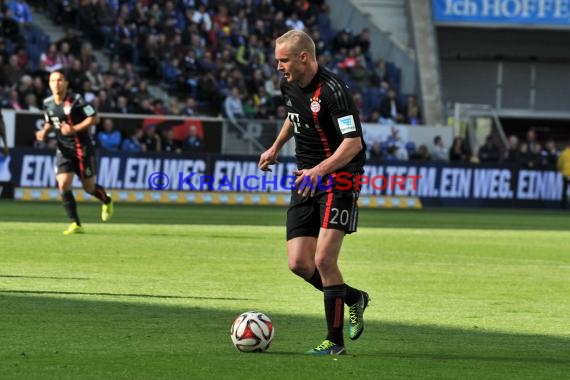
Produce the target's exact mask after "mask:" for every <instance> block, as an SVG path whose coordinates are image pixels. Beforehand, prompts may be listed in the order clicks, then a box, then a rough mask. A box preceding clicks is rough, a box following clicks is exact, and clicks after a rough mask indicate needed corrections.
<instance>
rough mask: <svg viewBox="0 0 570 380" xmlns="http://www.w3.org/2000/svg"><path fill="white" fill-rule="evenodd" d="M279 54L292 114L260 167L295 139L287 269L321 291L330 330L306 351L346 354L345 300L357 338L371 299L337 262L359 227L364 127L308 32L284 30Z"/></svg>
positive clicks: (266, 167) (350, 326)
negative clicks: (341, 184) (345, 181)
mask: <svg viewBox="0 0 570 380" xmlns="http://www.w3.org/2000/svg"><path fill="white" fill-rule="evenodd" d="M275 58H276V61H277V69H278V70H279V71H281V72H282V73H283V76H284V78H283V80H282V82H281V92H282V94H283V98H284V101H285V105H286V107H287V110H288V117H287V118H286V119H285V121H284V123H283V127H282V129H281V132H280V133H279V135H278V136H277V139H276V140H275V142H274V143H273V145H272V146H271V147H270V148H269V149H268V150H267V151H265V152H264V153H263V154H262V155H261V157H260V160H259V164H258V166H259V168H260V169H261V170H264V171H266V170H270V169H269V165H271V164H275V163H276V162H277V156H278V154H279V151H280V150H281V148H282V147H283V145H284V144H285V143H286V142H287V141H288V140H289V139H290V138H291V137H294V138H295V143H296V159H297V171H296V172H295V175H296V176H297V179H296V181H295V188H294V189H293V190H292V194H291V202H290V204H289V209H288V211H287V255H288V261H289V268H290V269H291V271H293V272H294V273H295V274H297V275H298V276H300V277H302V278H303V279H305V280H306V281H307V282H309V283H310V284H311V285H313V286H314V287H315V288H317V289H318V290H321V291H323V292H324V306H325V318H326V322H327V329H328V333H327V337H326V339H325V340H324V341H323V343H321V344H320V345H318V346H317V347H315V348H313V349H311V350H309V351H307V352H306V354H309V355H342V354H345V353H346V350H345V347H344V337H343V319H344V304H345V303H346V305H347V306H348V307H349V320H348V332H349V337H350V339H352V340H356V339H358V338H359V337H360V335H361V333H362V331H363V330H364V319H363V315H364V310H365V309H366V307H367V306H368V300H369V298H368V294H367V293H366V292H364V291H361V290H358V289H355V288H353V287H351V286H349V285H347V284H346V283H345V282H344V280H343V277H342V274H341V272H340V269H339V267H338V257H339V254H340V248H341V245H342V241H343V239H344V236H345V234H350V233H352V232H355V231H356V224H357V218H358V206H357V200H358V195H359V192H358V189H357V188H356V186H354V178H355V175H359V174H361V173H362V172H363V165H364V161H365V159H366V156H365V144H364V141H363V139H362V127H361V125H360V120H359V116H358V111H357V109H356V106H355V104H354V100H353V98H352V96H351V95H350V93H349V91H348V87H347V86H346V84H345V83H344V82H343V81H342V80H341V79H339V78H338V77H337V76H336V75H334V74H333V73H331V72H329V71H328V70H326V69H325V68H323V67H320V66H319V65H318V63H317V60H316V56H315V44H314V42H313V40H312V39H311V38H310V37H309V36H308V35H307V34H306V33H305V32H302V31H298V30H291V31H289V32H287V33H285V34H284V35H282V36H281V37H279V38H278V39H277V40H276V45H275ZM340 172H343V173H344V174H346V173H351V174H352V180H353V186H352V187H351V188H350V189H348V190H340V189H339V188H337V186H336V184H337V182H336V179H335V176H336V175H337V174H338V173H340ZM321 179H322V181H321V182H319V180H321ZM323 181H324V182H326V183H324V182H323Z"/></svg>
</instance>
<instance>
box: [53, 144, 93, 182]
mask: <svg viewBox="0 0 570 380" xmlns="http://www.w3.org/2000/svg"><path fill="white" fill-rule="evenodd" d="M83 153H84V154H83V155H75V156H72V155H67V154H66V155H63V153H61V151H60V150H59V149H58V150H57V152H56V155H55V158H56V159H55V162H56V173H57V174H60V173H75V174H77V175H78V176H79V178H81V179H85V178H90V177H93V176H94V175H95V174H96V169H97V168H96V167H95V155H94V154H93V153H92V152H89V151H83Z"/></svg>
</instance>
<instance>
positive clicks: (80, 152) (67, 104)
mask: <svg viewBox="0 0 570 380" xmlns="http://www.w3.org/2000/svg"><path fill="white" fill-rule="evenodd" d="M65 108H67V109H69V110H70V111H69V113H68V114H66V115H65V116H66V118H67V124H69V125H71V126H72V127H73V120H71V101H70V100H69V96H68V97H67V98H66V99H65V101H64V109H65ZM64 112H65V110H64ZM73 139H74V140H75V153H76V154H77V160H78V161H79V178H81V179H83V171H84V170H85V167H84V165H83V147H82V146H81V141H80V140H79V137H78V136H77V134H75V135H74V136H73Z"/></svg>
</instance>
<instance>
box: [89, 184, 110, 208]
mask: <svg viewBox="0 0 570 380" xmlns="http://www.w3.org/2000/svg"><path fill="white" fill-rule="evenodd" d="M89 194H91V195H93V196H94V197H95V198H97V199H99V200H100V201H101V202H103V203H105V204H108V203H109V202H111V197H109V196H108V195H107V192H106V191H105V189H104V188H103V186H101V185H97V184H95V190H94V191H93V192H92V193H89Z"/></svg>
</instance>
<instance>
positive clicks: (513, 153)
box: [505, 135, 519, 162]
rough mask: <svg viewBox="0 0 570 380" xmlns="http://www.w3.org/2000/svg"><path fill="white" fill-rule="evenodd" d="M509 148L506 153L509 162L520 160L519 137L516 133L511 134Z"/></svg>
mask: <svg viewBox="0 0 570 380" xmlns="http://www.w3.org/2000/svg"><path fill="white" fill-rule="evenodd" d="M508 145H509V147H508V149H507V153H506V154H505V160H506V161H507V162H517V161H518V160H519V139H518V137H517V136H515V135H510V136H509V139H508Z"/></svg>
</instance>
